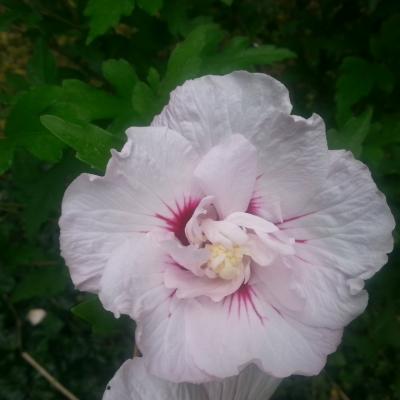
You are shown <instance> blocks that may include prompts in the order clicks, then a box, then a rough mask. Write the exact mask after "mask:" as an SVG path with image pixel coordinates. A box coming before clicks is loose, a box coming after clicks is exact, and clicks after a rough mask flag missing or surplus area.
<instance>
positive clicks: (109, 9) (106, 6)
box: [85, 0, 135, 44]
mask: <svg viewBox="0 0 400 400" xmlns="http://www.w3.org/2000/svg"><path fill="white" fill-rule="evenodd" d="M134 6H135V1H134V0H117V1H115V0H89V2H88V4H87V6H86V8H85V15H86V16H87V17H89V27H90V30H89V35H88V37H87V40H86V43H87V44H89V43H91V42H92V41H93V40H94V39H95V38H96V37H98V36H100V35H102V34H103V33H105V32H106V31H107V30H108V29H109V28H112V27H114V26H116V25H117V24H118V22H119V20H120V19H121V17H123V16H128V15H130V14H131V13H132V11H133V8H134Z"/></svg>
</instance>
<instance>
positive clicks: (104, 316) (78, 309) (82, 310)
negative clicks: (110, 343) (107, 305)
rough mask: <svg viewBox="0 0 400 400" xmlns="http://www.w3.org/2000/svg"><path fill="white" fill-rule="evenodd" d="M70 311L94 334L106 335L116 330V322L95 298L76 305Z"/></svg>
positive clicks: (117, 324)
mask: <svg viewBox="0 0 400 400" xmlns="http://www.w3.org/2000/svg"><path fill="white" fill-rule="evenodd" d="M71 311H72V312H73V314H75V315H76V316H77V317H79V318H81V319H83V320H85V321H86V322H88V323H89V324H90V325H91V326H92V329H93V332H94V333H96V334H100V335H108V334H111V333H114V332H115V331H117V330H118V326H119V323H118V320H116V319H115V318H114V316H113V315H112V313H110V312H109V311H106V310H105V309H104V308H103V306H102V304H101V303H100V301H99V299H98V297H97V296H93V297H91V298H90V299H89V300H86V301H84V302H82V303H80V304H78V305H77V306H75V307H73V308H72V310H71Z"/></svg>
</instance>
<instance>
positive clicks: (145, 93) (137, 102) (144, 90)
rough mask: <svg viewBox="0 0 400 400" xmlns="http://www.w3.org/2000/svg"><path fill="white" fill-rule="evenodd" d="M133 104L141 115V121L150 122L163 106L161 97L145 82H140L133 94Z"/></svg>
mask: <svg viewBox="0 0 400 400" xmlns="http://www.w3.org/2000/svg"><path fill="white" fill-rule="evenodd" d="M132 106H133V109H134V110H135V112H137V113H138V114H139V115H140V117H141V119H142V120H141V122H143V123H148V122H150V120H151V119H152V117H153V116H154V114H155V113H156V112H157V111H159V108H160V107H161V102H160V98H158V97H157V96H156V94H155V92H154V91H153V90H152V89H151V88H150V86H149V85H147V84H146V83H144V82H138V83H137V84H136V86H135V88H134V90H133V94H132Z"/></svg>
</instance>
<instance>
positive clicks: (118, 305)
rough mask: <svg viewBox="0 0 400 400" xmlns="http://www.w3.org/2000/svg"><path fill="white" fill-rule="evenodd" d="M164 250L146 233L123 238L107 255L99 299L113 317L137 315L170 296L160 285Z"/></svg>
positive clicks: (169, 292) (164, 262) (164, 264)
mask: <svg viewBox="0 0 400 400" xmlns="http://www.w3.org/2000/svg"><path fill="white" fill-rule="evenodd" d="M167 263H168V259H167V256H166V254H165V252H164V251H163V250H162V249H161V248H160V247H159V246H158V244H157V243H156V242H155V241H154V240H153V239H152V238H151V237H150V236H149V235H140V236H139V235H138V236H137V237H135V238H132V239H130V240H126V241H125V242H124V243H123V245H121V246H120V247H119V248H118V250H117V251H115V252H114V253H113V255H112V256H111V257H110V259H109V261H108V263H107V264H106V267H105V269H104V272H103V276H102V278H101V281H100V290H99V298H100V300H101V302H102V304H103V306H104V307H105V308H106V309H107V310H109V311H111V312H113V313H114V314H115V315H116V316H119V315H120V314H127V315H130V316H131V317H132V318H136V317H137V316H139V315H140V314H141V312H142V310H151V309H152V308H154V307H157V306H158V305H159V303H160V302H162V301H164V300H165V299H166V298H168V296H170V294H171V291H170V290H168V289H166V288H165V286H164V285H163V274H164V271H165V268H167V267H168V264H167Z"/></svg>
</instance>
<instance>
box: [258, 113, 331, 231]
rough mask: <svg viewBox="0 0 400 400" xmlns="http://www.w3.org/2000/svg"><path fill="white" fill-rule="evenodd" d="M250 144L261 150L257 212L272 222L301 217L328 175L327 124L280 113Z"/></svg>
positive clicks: (318, 120) (313, 119)
mask: <svg viewBox="0 0 400 400" xmlns="http://www.w3.org/2000/svg"><path fill="white" fill-rule="evenodd" d="M251 142H252V143H253V144H254V145H255V147H256V148H257V150H258V166H259V178H258V179H257V182H256V188H255V191H254V194H253V198H255V199H256V200H257V201H256V203H257V207H256V208H257V210H256V213H257V214H258V215H260V216H263V217H264V218H266V219H267V220H269V221H271V222H273V223H276V222H281V221H282V219H283V218H286V219H287V218H292V217H295V216H297V215H299V213H301V211H302V210H303V209H304V207H306V206H307V204H308V202H309V200H310V199H312V197H313V196H314V195H315V193H316V192H317V191H318V190H319V189H320V187H321V186H322V185H323V184H324V182H325V179H326V176H327V172H328V148H327V144H326V136H325V125H324V122H323V121H322V119H321V118H320V117H319V116H318V115H315V114H314V115H313V116H312V117H310V118H309V119H303V118H301V117H297V116H289V115H286V114H279V113H277V114H276V115H275V116H274V119H273V120H271V121H269V124H268V125H265V126H263V127H262V129H261V128H260V130H259V132H258V133H257V135H254V136H253V137H252V138H251Z"/></svg>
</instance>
